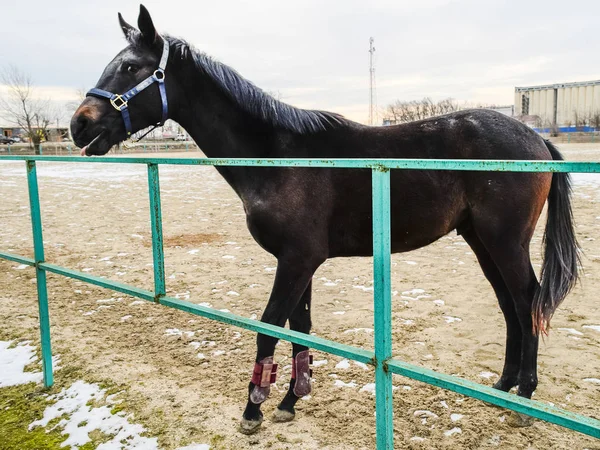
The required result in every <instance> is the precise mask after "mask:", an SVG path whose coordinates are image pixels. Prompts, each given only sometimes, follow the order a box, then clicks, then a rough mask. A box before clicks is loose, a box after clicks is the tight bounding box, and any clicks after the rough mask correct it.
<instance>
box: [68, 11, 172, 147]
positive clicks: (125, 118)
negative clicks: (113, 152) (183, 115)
mask: <svg viewBox="0 0 600 450" xmlns="http://www.w3.org/2000/svg"><path fill="white" fill-rule="evenodd" d="M119 23H120V25H121V29H122V30H123V33H124V34H125V37H126V38H127V41H128V42H129V45H128V46H127V47H126V48H125V49H123V50H122V51H121V52H119V54H117V56H115V58H114V59H113V60H112V61H111V62H110V63H109V64H108V65H107V66H106V68H105V69H104V72H103V73H102V76H101V77H100V79H99V80H98V83H97V84H96V87H95V88H94V89H92V90H91V91H89V92H88V94H87V97H86V99H85V100H84V101H83V102H82V103H81V105H80V106H79V108H78V109H77V111H75V114H74V115H73V118H72V119H71V133H72V135H73V139H74V141H75V143H76V144H77V146H79V147H81V148H82V151H81V154H82V155H83V154H86V155H88V156H89V155H104V154H106V153H107V152H108V151H109V150H110V148H111V147H112V146H113V145H115V144H118V143H119V142H122V141H124V140H125V139H127V138H128V137H130V135H131V134H132V133H135V132H136V131H139V130H141V129H143V128H146V127H148V126H151V125H156V124H162V123H164V120H165V119H166V115H167V109H168V107H167V96H166V93H167V92H168V91H171V92H172V91H173V90H172V88H170V87H169V86H170V85H171V83H170V80H169V76H168V68H166V69H167V70H166V73H167V76H165V71H164V69H165V66H166V62H167V57H168V45H166V41H165V40H163V38H162V37H161V36H160V35H159V34H158V33H157V32H156V29H155V28H154V24H153V23H152V19H151V18H150V13H149V12H148V10H147V9H146V8H145V7H144V6H143V5H140V15H139V17H138V27H139V30H138V29H136V28H134V27H133V26H131V25H129V24H128V23H127V22H125V21H124V20H123V17H122V16H121V14H120V13H119ZM165 53H166V54H165Z"/></svg>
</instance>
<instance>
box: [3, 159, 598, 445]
mask: <svg viewBox="0 0 600 450" xmlns="http://www.w3.org/2000/svg"><path fill="white" fill-rule="evenodd" d="M11 160H12V161H15V160H17V161H24V162H25V164H26V166H27V182H28V186H29V202H30V208H31V222H32V228H33V246H34V257H33V259H32V258H26V257H23V256H19V255H14V254H10V253H6V252H0V258H4V259H7V260H10V261H15V262H18V263H21V264H26V265H29V266H33V267H35V270H36V275H37V290H38V305H39V312H40V333H41V346H42V361H43V370H44V385H45V386H47V387H49V386H51V385H52V384H53V375H52V351H51V346H50V322H49V316H48V293H47V289H46V272H51V273H55V274H58V275H62V276H65V277H69V278H73V279H77V280H81V281H85V282H87V283H91V284H93V285H96V286H100V287H103V288H107V289H111V290H113V291H117V292H122V293H124V294H128V295H131V296H134V297H138V298H141V299H144V300H148V301H150V302H155V303H159V304H161V305H164V306H169V307H171V308H175V309H179V310H182V311H186V312H189V313H191V314H195V315H197V316H201V317H206V318H208V319H212V320H217V321H219V322H223V323H226V324H230V325H233V326H237V327H241V328H245V329H247V330H251V331H255V332H259V333H263V334H266V335H269V336H273V337H276V338H280V339H284V340H287V341H291V342H295V343H297V344H302V345H306V346H307V347H310V348H313V349H316V350H320V351H323V352H327V353H331V354H333V355H337V356H341V357H344V358H348V359H352V360H355V361H359V362H363V363H366V364H371V365H372V366H374V368H375V382H376V384H375V402H376V427H377V438H376V439H377V448H378V449H391V448H393V445H394V442H393V439H394V433H393V430H394V427H393V409H392V374H398V375H402V376H405V377H408V378H412V379H414V380H418V381H422V382H425V383H428V384H431V385H434V386H438V387H441V388H444V389H448V390H451V391H454V392H457V393H459V394H463V395H467V396H469V397H472V398H476V399H479V400H483V401H484V402H487V403H492V404H494V405H498V406H501V407H504V408H508V409H511V410H513V411H516V412H519V413H523V414H526V415H529V416H532V417H535V418H538V419H541V420H545V421H547V422H551V423H554V424H557V425H560V426H563V427H566V428H570V429H572V430H575V431H578V432H580V433H584V434H587V435H590V436H593V437H595V438H600V421H599V420H596V419H593V418H590V417H586V416H583V415H580V414H575V413H572V412H569V411H566V410H564V409H560V408H556V407H553V406H549V405H546V404H543V403H540V402H537V401H532V400H527V399H524V398H521V397H518V396H516V395H511V394H507V393H505V392H501V391H498V390H495V389H493V388H491V387H488V386H483V385H480V384H477V383H474V382H472V381H468V380H464V379H461V378H458V377H454V376H450V375H445V374H441V373H438V372H435V371H433V370H429V369H426V368H423V367H419V366H416V365H412V364H408V363H405V362H403V361H399V360H396V359H394V358H392V329H391V323H392V320H391V319H392V317H391V284H390V170H391V169H419V170H469V171H509V172H579V173H592V172H593V173H600V163H588V162H566V161H487V160H486V161H482V160H433V159H432V160H418V159H333V160H321V159H278V160H258V159H209V158H203V159H188V158H185V159H178V158H125V157H123V158H121V157H116V158H115V157H98V158H89V159H84V158H81V157H69V156H64V157H60V156H59V157H56V156H2V157H0V162H2V161H11ZM37 161H52V162H86V163H90V162H91V163H99V164H102V163H119V164H146V165H147V167H148V189H149V201H150V219H151V227H152V251H153V260H154V291H152V292H151V291H147V290H144V289H139V288H136V287H134V286H129V285H126V284H123V283H118V282H116V281H111V280H107V279H105V278H100V277H96V276H92V275H88V274H86V273H82V272H78V271H75V270H71V269H68V268H65V267H60V266H57V265H54V264H49V263H47V262H45V258H44V241H43V237H42V219H41V211H40V201H39V193H38V183H37V174H36V162H37ZM161 164H170V165H189V166H194V165H211V166H257V167H328V168H336V169H338V168H339V169H349V168H352V169H359V168H362V169H371V171H372V190H373V250H374V257H373V268H374V322H375V324H374V335H375V345H374V347H375V348H374V350H365V349H362V348H357V347H353V346H349V345H345V344H340V343H337V342H334V341H330V340H327V339H323V338H320V337H317V336H311V335H308V334H303V333H299V332H296V331H292V330H288V329H285V328H281V327H277V326H274V325H269V324H266V323H262V322H260V321H257V320H251V319H247V318H244V317H241V316H238V315H235V314H231V313H227V312H222V311H217V310H215V309H212V308H208V307H204V306H200V305H197V304H195V303H191V302H188V301H185V300H179V299H176V298H172V297H169V296H167V295H166V283H165V264H164V253H163V233H162V218H161V205H160V186H159V165H161Z"/></svg>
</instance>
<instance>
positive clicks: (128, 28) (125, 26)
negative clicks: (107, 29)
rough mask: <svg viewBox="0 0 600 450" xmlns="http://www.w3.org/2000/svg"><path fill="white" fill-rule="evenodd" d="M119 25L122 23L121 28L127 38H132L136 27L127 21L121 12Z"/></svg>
mask: <svg viewBox="0 0 600 450" xmlns="http://www.w3.org/2000/svg"><path fill="white" fill-rule="evenodd" d="M119 25H121V30H123V34H124V35H125V39H127V40H130V38H131V34H132V33H133V32H134V31H135V28H134V27H132V26H131V25H129V24H128V23H127V22H125V19H123V16H122V15H121V13H119Z"/></svg>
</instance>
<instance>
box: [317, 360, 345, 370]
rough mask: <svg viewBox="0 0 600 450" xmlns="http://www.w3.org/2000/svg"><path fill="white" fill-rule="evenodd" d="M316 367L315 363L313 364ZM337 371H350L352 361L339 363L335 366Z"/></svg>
mask: <svg viewBox="0 0 600 450" xmlns="http://www.w3.org/2000/svg"><path fill="white" fill-rule="evenodd" d="M313 365H314V363H313ZM335 368H336V369H348V368H350V361H348V360H347V359H342V360H341V361H340V362H339V363H337V364H336V365H335Z"/></svg>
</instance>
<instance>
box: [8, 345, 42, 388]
mask: <svg viewBox="0 0 600 450" xmlns="http://www.w3.org/2000/svg"><path fill="white" fill-rule="evenodd" d="M12 344H13V342H12V341H0V387H7V386H16V385H18V384H27V383H39V382H41V381H42V372H25V371H24V369H25V366H27V365H28V364H31V363H34V362H36V361H37V359H38V358H37V356H36V355H35V347H33V346H31V345H29V341H26V342H21V343H20V344H18V345H17V346H16V347H14V348H9V347H10V346H11V345H12Z"/></svg>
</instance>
